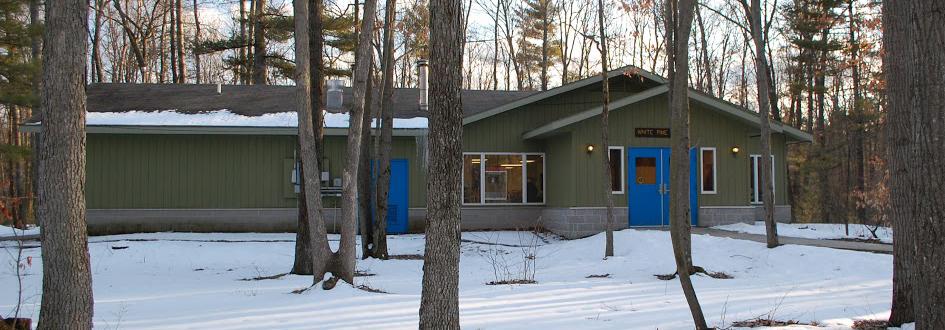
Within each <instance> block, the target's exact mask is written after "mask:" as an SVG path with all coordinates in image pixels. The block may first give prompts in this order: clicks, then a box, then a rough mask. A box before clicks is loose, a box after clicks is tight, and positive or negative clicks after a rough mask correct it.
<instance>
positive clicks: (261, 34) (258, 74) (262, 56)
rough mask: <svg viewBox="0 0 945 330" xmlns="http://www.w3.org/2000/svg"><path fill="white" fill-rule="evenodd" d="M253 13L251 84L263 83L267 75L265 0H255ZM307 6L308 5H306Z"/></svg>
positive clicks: (265, 81)
mask: <svg viewBox="0 0 945 330" xmlns="http://www.w3.org/2000/svg"><path fill="white" fill-rule="evenodd" d="M255 3H256V8H255V12H254V13H253V16H254V17H253V84H255V85H265V84H266V83H267V78H268V77H269V67H268V66H267V65H266V22H265V15H266V0H255ZM306 7H308V6H306Z"/></svg>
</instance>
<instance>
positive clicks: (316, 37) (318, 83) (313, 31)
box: [308, 0, 325, 169]
mask: <svg viewBox="0 0 945 330" xmlns="http://www.w3.org/2000/svg"><path fill="white" fill-rule="evenodd" d="M311 4H312V5H311V6H310V7H309V12H308V16H309V18H310V20H309V22H310V24H309V29H308V31H309V35H310V36H311V38H310V39H309V49H310V52H309V54H310V59H309V63H311V65H310V67H309V71H311V73H312V74H311V76H312V115H313V119H312V120H313V124H314V125H315V127H314V131H315V151H317V153H318V154H319V155H324V154H325V152H324V149H325V148H324V145H323V138H324V127H325V116H324V113H323V109H324V95H325V93H324V85H325V74H324V70H325V63H324V62H325V61H324V57H323V56H322V55H323V54H322V49H323V48H324V44H325V35H324V32H323V31H322V30H323V28H324V24H323V23H322V14H323V12H324V8H325V4H324V0H311ZM317 161H318V168H321V169H323V168H325V166H324V165H325V164H323V163H322V157H319V158H318V159H317Z"/></svg>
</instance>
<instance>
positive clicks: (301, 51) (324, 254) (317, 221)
mask: <svg viewBox="0 0 945 330" xmlns="http://www.w3.org/2000/svg"><path fill="white" fill-rule="evenodd" d="M308 2H309V0H295V1H294V3H293V10H294V15H295V58H296V67H295V74H296V77H295V84H296V86H297V89H298V91H297V93H298V94H297V95H296V97H297V99H296V102H298V103H297V106H298V109H297V110H298V120H299V151H300V154H301V157H300V158H301V163H302V166H301V168H302V172H301V173H300V177H302V178H303V179H302V185H304V188H302V189H301V190H302V193H301V194H300V195H299V202H300V203H304V210H300V212H302V211H304V212H305V220H306V222H307V226H306V228H301V227H300V228H299V229H298V230H299V231H302V230H306V229H307V232H308V238H309V239H310V240H311V241H310V243H309V244H310V245H309V249H311V251H310V252H309V253H310V254H311V258H312V262H311V265H310V266H309V269H307V270H308V271H309V272H310V273H311V274H313V275H314V281H313V285H314V284H317V283H318V282H321V280H322V279H324V277H325V272H326V271H327V270H328V266H329V263H330V261H331V259H332V253H331V248H329V246H328V237H327V236H326V233H327V230H326V228H325V221H324V217H323V214H322V193H321V180H320V179H319V173H320V169H319V164H318V160H317V159H318V157H319V155H318V154H317V151H316V150H315V132H314V130H313V129H312V122H313V120H312V107H311V106H312V102H313V100H312V94H311V87H312V86H311V77H310V74H311V71H310V70H309V60H308V59H309V56H310V54H309V42H308V39H309V35H308V34H309V24H308ZM303 199H304V202H303V201H302V200H303ZM298 237H299V235H298V234H296V238H297V239H298ZM296 253H299V252H298V250H296ZM296 266H297V267H294V268H293V272H295V271H297V270H298V271H305V270H306V269H304V267H305V265H304V264H300V263H298V262H297V263H296ZM296 268H302V269H296Z"/></svg>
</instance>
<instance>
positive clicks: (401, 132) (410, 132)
mask: <svg viewBox="0 0 945 330" xmlns="http://www.w3.org/2000/svg"><path fill="white" fill-rule="evenodd" d="M20 127H21V128H22V130H23V131H24V132H28V133H37V132H40V131H41V130H42V126H40V125H39V124H24V125H21V126H20ZM86 133H90V134H206V135H214V134H222V135H227V134H228V135H297V134H298V128H296V127H252V126H138V125H90V126H86ZM324 133H325V135H337V136H346V135H348V129H347V128H336V127H326V128H325V129H324ZM426 134H427V129H425V128H398V129H394V130H393V135H394V136H423V135H426Z"/></svg>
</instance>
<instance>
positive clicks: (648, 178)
mask: <svg viewBox="0 0 945 330" xmlns="http://www.w3.org/2000/svg"><path fill="white" fill-rule="evenodd" d="M636 169H637V177H636V182H637V184H656V158H654V157H637V158H636Z"/></svg>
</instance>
